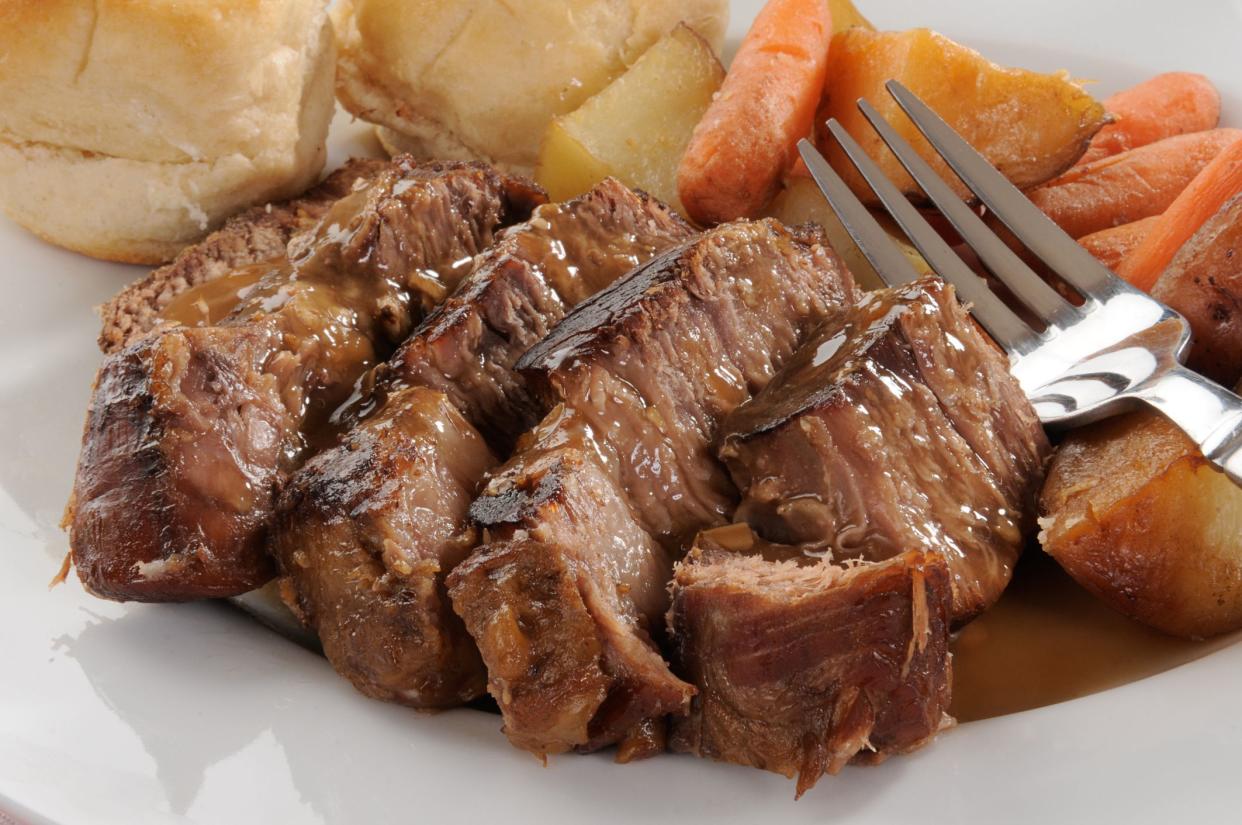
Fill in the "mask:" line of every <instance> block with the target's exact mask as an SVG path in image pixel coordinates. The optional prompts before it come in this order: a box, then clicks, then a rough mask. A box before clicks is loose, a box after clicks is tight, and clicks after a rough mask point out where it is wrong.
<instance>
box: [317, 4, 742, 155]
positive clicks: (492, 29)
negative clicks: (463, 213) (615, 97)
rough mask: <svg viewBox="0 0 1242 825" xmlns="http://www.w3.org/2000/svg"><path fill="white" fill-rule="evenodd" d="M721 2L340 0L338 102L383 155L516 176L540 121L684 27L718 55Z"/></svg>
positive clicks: (534, 147) (543, 124)
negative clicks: (375, 131)
mask: <svg viewBox="0 0 1242 825" xmlns="http://www.w3.org/2000/svg"><path fill="white" fill-rule="evenodd" d="M728 16H729V4H728V1H727V0H522V2H520V3H514V2H504V1H503V0H352V2H350V1H349V0H342V2H341V3H340V4H338V5H337V7H336V9H335V11H334V13H333V19H334V22H335V24H336V29H337V40H338V46H339V50H340V60H339V65H338V71H337V95H338V97H339V98H340V101H341V103H342V104H343V105H344V106H345V108H346V109H348V110H349V111H350V112H352V113H354V114H355V115H357V116H358V117H360V118H362V119H364V120H368V121H370V122H372V123H375V124H378V125H379V126H380V127H381V128H380V140H381V142H382V143H383V144H384V146H385V147H386V148H388V149H389V151H392V150H393V149H399V150H401V151H409V152H411V153H413V154H415V155H421V156H425V157H437V158H453V159H462V160H465V159H477V160H484V161H488V162H490V163H494V164H496V165H497V166H499V167H501V168H503V169H505V170H508V171H511V172H518V173H522V174H529V173H530V172H531V171H532V170H533V169H534V166H535V163H536V161H537V159H538V153H539V142H540V140H541V139H542V137H543V133H544V130H545V129H546V128H547V126H548V122H549V121H550V120H551V119H552V118H553V117H555V116H556V115H562V114H565V113H567V112H571V111H573V110H574V109H576V108H577V107H578V106H579V105H580V104H581V103H582V102H583V101H584V100H586V99H587V98H588V97H590V96H591V95H593V94H595V93H596V92H598V91H599V90H600V89H602V88H603V87H604V86H606V85H607V84H608V82H609V81H610V80H612V79H613V78H614V77H616V76H617V75H618V74H620V73H621V72H622V71H624V70H625V68H626V67H627V66H628V65H629V64H630V63H633V62H634V61H635V60H636V59H638V57H639V56H640V55H641V54H642V53H643V52H644V51H645V50H646V49H647V47H648V46H650V45H651V44H652V43H654V42H655V41H656V40H658V39H659V38H660V37H661V36H663V35H664V34H666V33H667V32H668V31H669V30H670V29H672V28H673V26H675V25H676V24H677V23H679V22H681V21H683V20H684V21H685V22H686V23H688V24H689V25H690V26H691V27H692V28H693V29H695V31H697V32H698V33H699V34H701V35H703V37H704V38H706V39H707V41H708V42H709V43H711V44H712V47H713V48H714V49H715V50H716V51H717V52H719V50H720V46H721V43H722V41H723V39H724V30H725V26H726V24H727V23H728Z"/></svg>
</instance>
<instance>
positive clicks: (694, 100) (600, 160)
mask: <svg viewBox="0 0 1242 825" xmlns="http://www.w3.org/2000/svg"><path fill="white" fill-rule="evenodd" d="M723 81H724V67H722V66H721V65H720V61H719V60H718V59H717V58H716V55H715V53H714V52H713V51H712V48H711V46H709V45H708V44H707V41H705V40H704V39H703V38H702V37H700V36H699V35H698V34H696V33H695V32H694V31H693V30H692V29H690V28H689V27H688V26H686V25H684V24H683V25H680V26H678V27H677V28H675V29H673V30H672V31H671V32H669V34H667V35H665V37H664V38H663V39H661V40H660V41H658V42H657V43H656V44H655V45H654V46H652V47H651V48H650V49H648V50H647V51H646V52H645V53H644V54H643V56H642V57H640V58H639V59H638V60H637V61H636V62H635V63H634V65H633V66H631V67H630V69H629V71H627V72H626V73H625V74H623V75H621V76H620V77H619V78H617V79H616V80H614V81H613V82H612V83H611V84H610V85H609V86H607V87H606V88H605V89H603V90H602V91H601V92H599V94H597V95H595V96H594V97H592V98H590V99H589V100H587V101H586V103H584V104H582V106H581V107H580V108H578V109H577V110H575V111H573V112H571V113H569V114H568V115H565V116H563V117H558V118H556V119H554V120H553V121H552V123H551V125H549V127H548V131H547V133H546V134H545V135H544V138H543V147H542V150H541V152H540V155H539V168H538V170H537V171H536V173H535V178H536V180H538V181H539V183H540V184H541V185H542V186H543V187H544V188H545V189H547V190H548V194H550V195H551V196H552V197H553V198H554V199H555V200H565V199H567V198H572V197H574V196H576V195H580V194H582V193H583V192H586V191H587V190H588V189H590V188H591V187H592V186H594V185H595V184H597V183H599V182H600V181H601V180H603V179H604V178H606V177H608V176H609V175H611V176H613V177H615V178H617V179H619V180H621V181H622V182H623V183H625V184H627V185H629V186H633V187H636V188H639V189H644V190H646V191H647V192H648V193H650V194H651V195H654V196H655V197H657V198H659V199H660V200H662V201H664V202H665V203H669V204H672V205H673V206H675V207H676V208H677V209H678V210H679V211H682V212H683V213H684V210H683V209H682V207H681V203H680V202H679V201H678V199H677V166H678V164H679V163H680V162H681V156H682V154H683V153H684V152H685V150H686V145H687V144H688V143H689V142H690V135H691V134H692V133H693V132H694V127H695V125H696V124H698V122H699V120H700V119H701V118H702V117H703V113H704V112H705V111H707V106H708V104H710V103H711V100H712V95H714V94H715V93H716V90H717V89H719V88H720V84H721V83H722V82H723Z"/></svg>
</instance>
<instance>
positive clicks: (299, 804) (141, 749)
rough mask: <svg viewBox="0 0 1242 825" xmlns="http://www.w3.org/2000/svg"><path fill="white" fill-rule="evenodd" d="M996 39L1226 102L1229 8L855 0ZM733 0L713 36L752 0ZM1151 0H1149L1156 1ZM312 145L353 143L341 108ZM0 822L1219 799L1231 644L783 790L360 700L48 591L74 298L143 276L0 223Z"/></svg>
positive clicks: (1234, 732)
mask: <svg viewBox="0 0 1242 825" xmlns="http://www.w3.org/2000/svg"><path fill="white" fill-rule="evenodd" d="M861 5H863V6H864V8H865V10H866V11H867V12H868V13H869V14H870V16H871V17H872V18H873V19H874V20H875V22H876V23H877V24H879V25H881V26H882V27H890V28H905V27H911V26H916V25H929V26H932V27H934V28H937V29H939V30H941V31H943V32H945V33H946V34H948V35H950V36H951V37H954V38H956V39H959V40H961V41H964V42H965V43H967V44H970V45H973V46H975V47H977V48H979V49H981V50H982V51H983V52H984V53H985V54H988V55H990V56H992V57H993V58H995V59H997V60H999V61H1002V62H1006V63H1011V64H1015V65H1027V66H1030V67H1031V68H1036V69H1042V70H1049V71H1051V70H1055V69H1059V68H1068V69H1070V70H1071V71H1072V72H1073V73H1074V74H1075V76H1078V77H1090V78H1097V79H1099V81H1100V83H1099V86H1098V91H1099V92H1100V93H1101V94H1104V93H1108V92H1110V91H1112V90H1114V89H1117V88H1120V87H1122V86H1125V85H1128V84H1130V83H1133V82H1136V81H1139V80H1142V79H1143V78H1144V77H1146V76H1148V75H1150V74H1153V73H1155V72H1157V71H1162V70H1170V69H1187V70H1196V71H1201V72H1204V73H1206V74H1208V75H1209V76H1210V77H1211V78H1212V79H1213V80H1215V81H1216V83H1217V84H1219V85H1220V86H1221V88H1222V90H1223V92H1224V98H1225V100H1224V103H1225V111H1226V118H1227V120H1229V121H1230V122H1232V123H1233V124H1234V125H1242V72H1239V69H1240V68H1242V65H1239V58H1238V54H1239V52H1238V43H1239V42H1242V9H1240V8H1239V4H1237V3H1227V2H1224V0H1220V1H1219V2H1196V3H1182V4H1177V5H1174V6H1167V7H1166V6H1162V5H1158V4H1156V3H1148V2H1143V3H1135V2H1128V1H1127V0H1110V2H1099V0H1093V2H1091V3H1082V2H1078V1H1077V0H1038V2H1020V3H1019V2H1008V3H1004V4H1000V3H992V2H988V0H972V1H971V2H966V0H955V1H953V2H950V0H940V2H937V3H914V2H907V3H903V2H896V1H895V0H894V1H893V2H883V1H882V0H862V2H861ZM757 7H758V3H756V2H735V3H734V8H735V13H734V18H735V19H734V24H733V32H734V40H736V37H737V36H738V35H739V34H740V32H742V31H743V30H744V29H745V26H746V23H747V22H748V21H749V20H750V18H751V17H752V16H753V14H754V11H755V10H756V9H757ZM1166 9H1167V11H1166ZM337 125H338V127H340V128H338V129H337V130H336V132H335V133H334V140H333V150H334V152H333V157H334V162H339V160H340V159H341V158H342V157H343V156H344V154H345V153H346V152H348V151H358V149H359V147H364V148H365V147H366V146H369V145H370V144H369V141H368V140H367V139H366V137H365V132H364V131H363V130H361V129H359V128H358V127H357V126H352V127H351V126H349V125H348V124H347V123H346V122H345V121H343V120H342V121H339V122H338V124H337ZM0 273H3V274H2V277H3V298H2V299H0V432H3V433H4V441H3V445H2V446H0V542H2V546H3V558H4V569H3V573H2V574H0V812H2V813H0V822H3V821H4V819H5V817H4V816H3V813H7V814H9V815H10V816H12V817H15V818H17V819H18V820H19V821H24V822H30V823H35V822H56V823H79V822H91V823H110V822H116V823H125V824H126V825H133V823H139V822H187V821H193V822H238V823H244V822H280V823H317V822H342V823H362V822H368V823H371V822H376V823H378V822H389V821H392V822H410V821H429V822H455V821H504V822H526V821H532V822H533V821H539V822H557V821H574V822H618V823H620V822H626V823H634V822H640V823H641V822H662V821H672V820H676V821H678V822H699V821H704V822H707V821H710V822H713V823H733V822H739V823H742V822H747V823H748V822H757V821H790V822H795V821H807V822H824V821H833V822H848V823H886V822H895V821H898V820H899V818H903V819H904V818H909V819H910V820H917V821H920V822H975V821H978V822H994V821H998V820H999V821H1004V822H1024V823H1025V822H1029V823H1048V822H1057V823H1070V822H1099V821H1105V820H1107V821H1117V822H1129V823H1147V822H1151V823H1157V822H1159V823H1165V822H1170V821H1173V822H1186V821H1198V822H1211V823H1216V822H1226V821H1231V822H1236V821H1238V817H1239V810H1240V809H1242V791H1240V788H1242V782H1240V781H1239V767H1240V766H1242V712H1240V711H1239V710H1238V708H1239V704H1238V688H1239V686H1240V685H1242V645H1237V644H1235V645H1232V646H1230V647H1228V648H1226V649H1224V650H1221V651H1219V652H1217V653H1214V654H1212V655H1210V656H1208V657H1206V658H1204V659H1201V660H1199V661H1197V662H1194V663H1192V664H1189V665H1185V666H1183V667H1180V668H1177V669H1175V670H1172V671H1169V672H1167V673H1164V674H1162V675H1160V676H1156V677H1153V678H1149V679H1145V680H1143V681H1140V682H1136V683H1133V684H1130V685H1127V686H1125V687H1122V688H1118V689H1115V690H1111V691H1107V692H1105V693H1100V694H1096V695H1094V696H1091V697H1088V698H1085V699H1079V700H1075V701H1072V702H1067V703H1064V704H1060V705H1055V706H1052V707H1047V708H1043V709H1040V710H1034V711H1028V712H1025V713H1019V714H1015V715H1011V716H1006V717H1002V718H998V719H992V720H988V721H986V722H976V723H972V724H967V725H963V726H961V727H959V728H958V729H956V730H954V731H951V732H950V733H948V734H946V735H944V736H942V737H941V738H940V740H939V741H938V742H937V743H936V744H935V745H933V746H932V747H929V748H926V749H924V750H923V751H921V752H919V753H917V754H914V755H912V756H910V757H907V758H898V759H893V760H890V761H889V762H888V763H886V764H884V765H882V766H880V767H878V768H848V769H847V770H846V771H845V772H844V773H843V774H842V775H841V776H839V777H836V778H825V779H824V780H823V781H821V782H820V784H819V786H818V787H816V788H815V790H814V791H812V792H811V793H809V794H808V795H807V796H806V797H805V798H804V799H803V800H802V801H801V802H798V803H794V801H793V786H792V785H791V784H790V783H789V782H787V781H785V780H784V779H782V778H780V777H777V776H775V775H771V774H767V773H764V772H762V771H757V770H752V769H747V768H739V767H733V766H727V765H720V764H714V763H710V762H707V761H702V760H697V759H693V758H690V757H685V756H667V757H663V758H659V759H653V760H649V761H646V762H642V763H639V764H635V765H629V766H626V767H616V766H613V765H612V764H611V761H610V758H609V757H608V756H606V755H597V756H591V757H565V758H559V759H554V760H553V761H552V762H551V765H550V767H549V768H547V769H544V768H541V767H540V765H539V763H538V762H537V761H536V760H534V759H532V758H531V757H529V756H527V755H525V754H523V753H520V752H518V751H516V750H514V749H513V748H511V747H510V746H509V745H508V744H507V743H506V742H505V740H504V738H503V737H502V736H501V735H500V734H499V733H498V732H497V727H498V725H499V720H498V719H497V718H496V717H495V716H490V715H486V714H482V713H478V712H474V711H455V712H450V713H444V714H440V715H438V716H421V715H418V714H415V713H412V712H410V711H408V710H403V709H401V708H397V707H393V706H389V705H384V704H381V703H379V702H374V701H370V700H367V699H365V698H363V697H362V696H360V695H358V694H357V693H355V692H354V691H353V690H352V689H351V688H350V687H349V685H348V684H346V683H345V682H344V681H343V680H341V679H339V678H337V677H336V676H335V675H334V674H333V673H332V671H331V669H330V668H329V667H328V665H327V663H326V662H324V661H323V660H322V659H319V658H318V657H316V656H314V655H313V654H311V653H308V652H306V651H304V650H302V649H300V648H298V647H296V646H295V645H292V644H290V643H289V642H287V641H285V640H284V639H282V638H280V637H278V636H276V635H274V634H272V633H270V632H269V631H267V630H265V629H264V628H262V627H260V626H258V625H257V624H256V623H254V622H253V621H252V620H250V619H248V618H247V617H245V616H243V615H242V614H241V613H239V612H238V611H236V610H235V609H233V608H230V607H228V606H225V605H217V604H192V605H174V606H157V605H117V604H111V603H108V602H102V601H98V600H95V599H92V598H90V597H88V596H86V595H85V594H84V593H83V592H82V590H81V588H80V587H79V586H78V585H77V583H76V581H71V582H70V583H69V584H67V585H65V586H62V587H60V588H58V589H56V590H54V591H52V592H50V593H49V592H48V591H47V590H46V585H47V582H48V580H50V579H51V578H52V576H53V574H54V573H55V572H56V570H57V568H58V566H59V564H60V560H61V557H62V556H63V555H64V553H65V549H66V543H65V537H64V535H63V534H62V533H61V532H60V530H59V528H58V526H57V523H58V521H59V519H60V515H61V509H62V507H63V505H64V502H65V499H66V496H67V495H68V492H69V487H70V483H71V479H72V474H73V464H74V459H75V457H76V454H77V449H78V439H79V433H80V428H81V423H82V418H83V410H84V409H85V404H86V400H87V395H88V390H89V387H90V381H91V377H92V375H93V373H94V370H95V368H96V366H97V364H98V361H99V356H98V355H97V353H96V350H95V348H94V336H95V333H96V331H97V323H96V318H95V316H94V314H93V312H92V307H93V306H94V305H96V304H98V303H99V302H100V301H102V300H103V299H105V298H106V297H108V296H109V295H111V294H112V293H113V292H114V291H115V290H116V289H117V288H118V287H120V286H121V285H122V284H123V283H125V282H126V281H128V280H130V279H132V278H133V277H134V276H135V275H137V274H138V271H137V270H135V269H132V268H127V267H121V266H112V265H108V264H102V263H98V262H94V261H90V260H87V259H85V258H81V257H78V256H76V255H73V254H70V253H67V252H63V251H60V250H57V249H53V248H51V247H48V246H46V245H43V244H41V243H39V242H38V241H36V240H34V239H32V238H31V237H30V236H28V235H26V234H24V233H23V232H21V231H20V230H18V229H17V228H15V227H14V226H12V225H11V224H8V223H5V222H0Z"/></svg>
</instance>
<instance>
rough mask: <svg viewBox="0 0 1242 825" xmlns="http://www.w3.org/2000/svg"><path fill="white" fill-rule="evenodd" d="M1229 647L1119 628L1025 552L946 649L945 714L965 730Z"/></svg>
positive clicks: (1130, 625)
mask: <svg viewBox="0 0 1242 825" xmlns="http://www.w3.org/2000/svg"><path fill="white" fill-rule="evenodd" d="M1234 639H1235V637H1234V636H1225V637H1221V638H1218V639H1211V640H1208V641H1202V642H1194V641H1187V640H1185V639H1178V638H1175V637H1172V636H1166V635H1164V634H1163V633H1160V632H1158V631H1155V630H1152V629H1150V628H1148V627H1146V626H1144V625H1141V624H1139V623H1138V622H1135V621H1132V620H1130V619H1127V618H1126V617H1124V616H1122V615H1121V614H1119V613H1115V612H1113V611H1112V610H1111V609H1109V608H1108V607H1106V606H1105V605H1104V604H1103V603H1102V602H1100V601H1099V600H1097V599H1096V598H1095V597H1094V596H1092V595H1091V594H1090V593H1088V592H1087V591H1086V590H1083V589H1082V588H1081V587H1079V586H1078V584H1077V583H1075V582H1074V581H1073V579H1071V578H1070V577H1069V576H1068V575H1067V574H1066V573H1065V572H1064V571H1062V570H1061V568H1060V567H1059V566H1058V565H1057V564H1056V562H1055V561H1053V560H1052V559H1051V558H1049V557H1048V556H1047V555H1045V554H1044V553H1041V552H1040V551H1039V550H1037V549H1031V550H1028V551H1027V552H1026V553H1025V554H1024V556H1023V559H1022V561H1021V563H1020V564H1019V566H1018V569H1017V573H1016V575H1015V576H1014V581H1013V583H1012V584H1011V585H1010V586H1009V589H1008V590H1006V591H1005V594H1004V596H1002V597H1001V599H1000V601H999V602H998V603H997V604H996V605H995V606H994V607H993V608H992V609H991V610H989V611H987V612H986V613H984V614H983V615H982V616H980V617H979V618H978V619H976V620H975V621H974V622H972V623H971V624H969V625H967V626H966V627H965V628H963V629H962V631H961V632H960V633H959V634H958V635H957V638H956V640H955V641H954V643H953V703H952V706H951V708H950V713H951V714H952V715H953V716H954V717H955V718H956V719H957V720H958V721H959V722H970V721H973V720H976V719H988V718H990V717H993V716H1003V715H1004V714H1007V713H1016V712H1018V711H1021V710H1029V709H1031V708H1037V707H1042V706H1044V705H1051V704H1055V703H1057V702H1064V701H1066V700H1068V699H1076V698H1078V697H1080V696H1087V695H1089V694H1092V693H1098V692H1099V691H1102V690H1108V689H1109V688H1114V687H1119V686H1120V685H1123V684H1126V683H1128V682H1134V681H1137V680H1139V679H1142V678H1145V677H1147V676H1154V675H1155V674H1157V673H1162V672H1164V671H1166V670H1169V669H1170V668H1174V667H1177V666H1178V665H1181V664H1185V663H1186V662H1190V661H1193V660H1195V659H1198V658H1200V657H1202V656H1206V655H1207V654H1209V653H1211V652H1213V651H1215V650H1219V649H1220V648H1222V647H1225V646H1227V645H1229V644H1231V643H1232V642H1233V641H1234Z"/></svg>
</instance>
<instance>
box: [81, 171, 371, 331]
mask: <svg viewBox="0 0 1242 825" xmlns="http://www.w3.org/2000/svg"><path fill="white" fill-rule="evenodd" d="M387 168H388V163H387V162H386V161H379V160H368V159H364V158H355V159H353V160H350V161H349V162H348V163H346V164H345V165H344V166H342V167H341V168H340V169H338V170H337V171H335V172H333V173H332V174H331V175H329V176H328V177H327V178H326V179H324V181H323V182H322V183H320V184H319V185H318V186H316V187H314V188H313V189H311V190H309V191H308V192H306V193H304V194H302V195H299V196H298V197H296V198H292V199H290V200H287V201H281V202H279V203H271V204H267V205H266V206H256V207H254V208H252V209H247V210H246V211H245V212H242V213H241V214H239V215H235V216H233V217H232V218H229V219H228V221H227V222H226V223H225V224H224V226H222V227H221V228H220V229H218V230H216V231H215V232H213V233H211V234H210V235H208V236H207V237H206V238H204V239H203V240H202V241H201V242H199V243H196V244H194V245H193V246H191V247H188V248H187V249H184V250H182V252H181V253H180V254H179V255H177V257H176V258H175V259H174V260H173V261H172V262H171V263H168V264H166V265H164V266H161V267H160V268H158V269H155V270H152V271H151V272H150V273H149V274H148V275H147V276H146V277H145V278H142V279H140V280H138V281H136V282H134V283H133V284H131V285H130V286H128V287H126V288H125V289H123V290H122V291H121V292H119V293H118V294H117V295H116V296H114V297H113V298H112V299H111V300H109V301H108V302H107V303H106V304H104V305H103V306H102V307H100V315H101V316H102V319H103V328H102V329H101V330H100V333H99V348H100V349H101V350H102V351H103V352H104V353H112V352H116V351H117V350H119V349H121V348H122V347H124V346H126V345H127V344H129V343H131V342H133V340H134V339H135V338H137V337H138V336H140V335H144V334H146V333H148V332H150V331H151V330H152V329H154V328H155V327H156V326H158V325H159V312H160V310H162V309H163V308H164V307H166V306H167V305H168V303H169V301H171V300H172V299H173V298H175V297H177V296H178V295H180V294H181V293H183V292H185V291H186V290H188V289H192V288H193V287H196V286H198V285H199V284H202V283H206V282H207V281H211V280H214V279H216V278H219V277H220V276H221V275H225V274H227V273H229V272H231V271H233V270H235V269H237V268H238V267H243V266H249V265H251V264H257V263H262V262H264V261H272V260H279V259H282V258H284V256H285V247H286V245H287V244H288V243H289V240H290V239H291V238H292V237H293V236H294V235H296V234H297V233H299V232H303V231H305V230H308V229H310V228H312V227H313V226H314V225H315V224H316V223H317V222H318V221H319V219H320V218H322V217H323V215H324V213H325V212H327V211H328V209H329V208H330V207H331V206H332V204H333V203H335V202H336V201H337V200H339V199H340V198H342V197H344V196H345V195H347V194H348V193H349V192H351V191H353V189H354V187H355V186H360V185H365V184H366V183H367V182H369V181H371V180H373V179H374V178H375V177H376V176H377V175H379V174H380V173H381V172H382V171H384V170H385V169H387Z"/></svg>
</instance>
